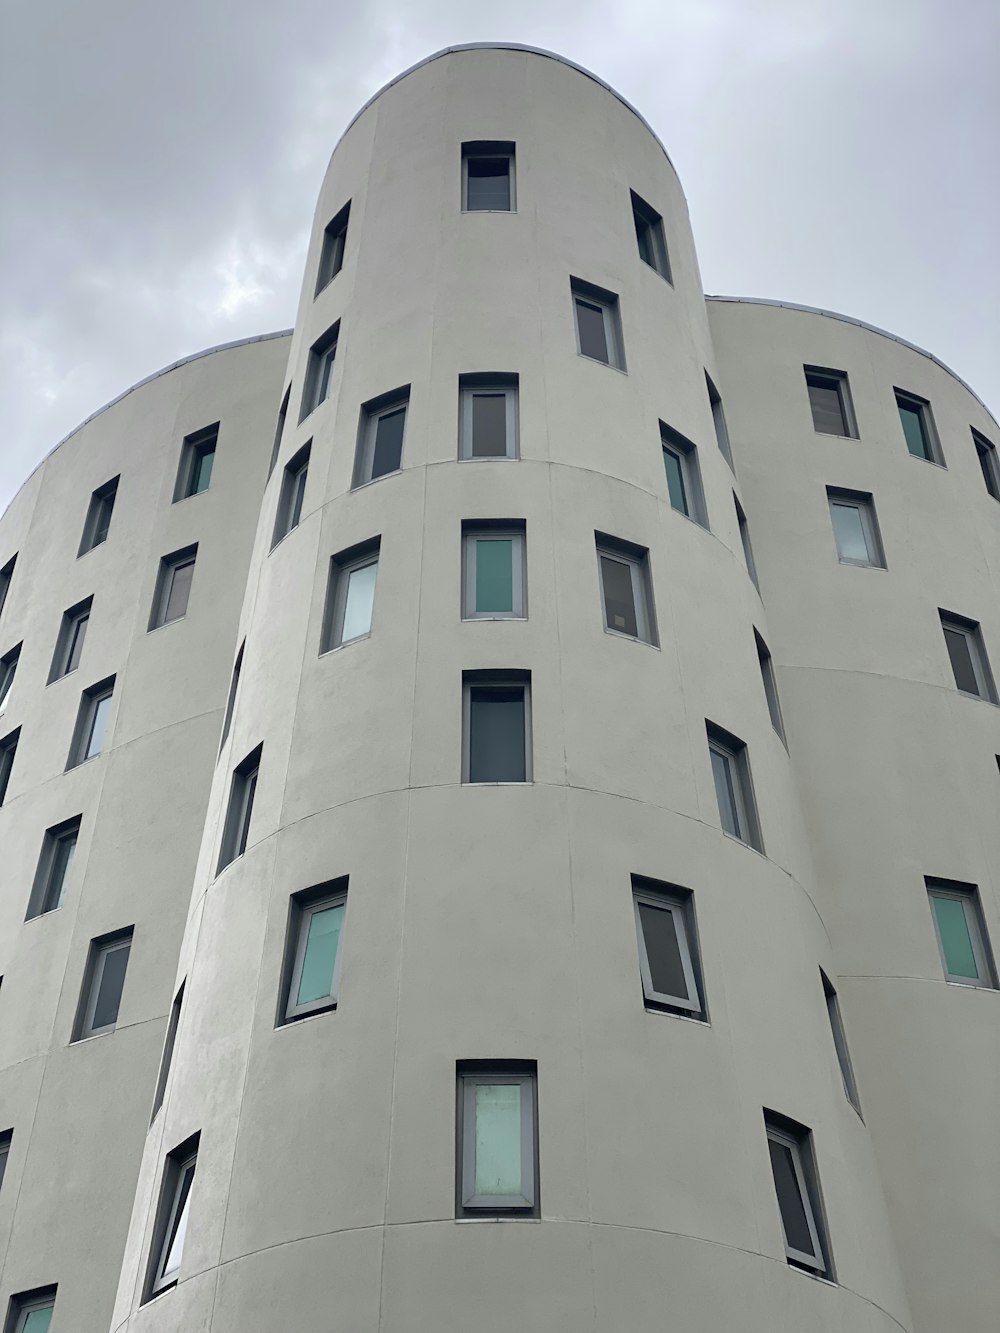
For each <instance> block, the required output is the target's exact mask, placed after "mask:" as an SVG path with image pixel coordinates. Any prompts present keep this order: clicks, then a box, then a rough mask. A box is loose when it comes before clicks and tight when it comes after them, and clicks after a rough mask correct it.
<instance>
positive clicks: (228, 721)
mask: <svg viewBox="0 0 1000 1333" xmlns="http://www.w3.org/2000/svg"><path fill="white" fill-rule="evenodd" d="M246 646H247V641H246V639H244V640H243V642H242V643H241V644H240V650H239V652H238V653H237V654H236V661H235V662H234V663H233V674H232V675H231V676H230V678H229V694H228V696H227V698H226V712H225V716H224V717H223V719H222V739H221V740H220V741H219V753H220V754H221V753H222V747H223V746H224V745H225V743H226V741H227V740H228V739H229V729H230V727H231V726H232V725H233V711H234V709H235V708H236V695H237V693H238V692H239V688H240V672H241V671H242V670H243V650H244V648H245V647H246Z"/></svg>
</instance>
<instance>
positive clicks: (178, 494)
mask: <svg viewBox="0 0 1000 1333" xmlns="http://www.w3.org/2000/svg"><path fill="white" fill-rule="evenodd" d="M220 424H221V423H220V422H218V421H216V422H214V423H213V424H212V425H211V426H202V427H201V429H200V430H196V431H192V432H191V434H190V435H185V436H184V439H183V441H182V443H181V457H180V462H179V463H178V465H177V481H176V482H175V483H174V499H173V503H174V504H177V503H178V501H179V500H191V499H193V498H194V497H195V496H196V495H204V493H205V491H207V490H208V489H209V487H208V486H206V487H204V489H203V490H200V491H196V490H194V489H193V487H194V481H195V476H196V475H197V472H198V467H199V464H200V463H201V460H202V459H203V458H206V457H207V456H208V455H209V454H211V455H212V456H213V458H214V456H215V450H216V446H217V445H218V442H219V426H220ZM209 484H211V483H209Z"/></svg>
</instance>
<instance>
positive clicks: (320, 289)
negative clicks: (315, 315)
mask: <svg viewBox="0 0 1000 1333" xmlns="http://www.w3.org/2000/svg"><path fill="white" fill-rule="evenodd" d="M343 271H344V270H343V267H341V268H338V269H337V271H336V273H335V274H334V275H333V277H332V278H328V279H327V280H326V282H324V283H323V286H322V287H317V288H316V290H315V292H314V293H313V300H314V301H318V300H319V298H320V297H321V296H322V295H323V293H324V292H325V291H328V290H329V289H330V288H331V287H332V286H333V284H334V283H335V282H336V281H337V279H338V278H339V277H340V275H341V273H343Z"/></svg>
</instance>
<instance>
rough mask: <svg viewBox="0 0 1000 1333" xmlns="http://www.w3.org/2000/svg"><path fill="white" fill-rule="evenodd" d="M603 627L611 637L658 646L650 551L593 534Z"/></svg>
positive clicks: (613, 538)
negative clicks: (619, 636) (615, 635)
mask: <svg viewBox="0 0 1000 1333" xmlns="http://www.w3.org/2000/svg"><path fill="white" fill-rule="evenodd" d="M594 537H595V540H596V545H597V565H598V573H599V577H600V589H601V610H602V613H603V616H604V628H605V629H606V630H607V631H608V632H609V633H611V634H620V635H622V636H623V637H624V638H627V639H638V640H639V641H640V642H642V643H651V644H653V645H654V646H655V644H656V642H657V639H656V617H655V615H654V613H653V595H652V588H651V587H650V580H649V552H648V551H647V550H646V549H645V548H644V547H641V546H632V545H631V544H630V543H626V542H622V541H619V540H618V539H617V538H615V537H609V536H607V535H606V534H605V533H602V532H597V533H595V534H594Z"/></svg>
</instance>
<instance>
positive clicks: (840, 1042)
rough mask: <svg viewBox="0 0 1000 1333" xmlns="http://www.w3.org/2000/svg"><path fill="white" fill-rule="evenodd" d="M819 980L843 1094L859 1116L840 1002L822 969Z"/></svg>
mask: <svg viewBox="0 0 1000 1333" xmlns="http://www.w3.org/2000/svg"><path fill="white" fill-rule="evenodd" d="M819 975H820V980H821V981H822V984H823V997H824V999H825V1001H826V1012H827V1016H828V1017H829V1019H830V1033H831V1035H832V1037H833V1047H834V1050H835V1051H836V1053H837V1064H838V1066H839V1068H840V1077H841V1079H842V1081H843V1084H844V1094H845V1095H846V1097H847V1100H848V1101H849V1102H850V1103H851V1105H852V1106H853V1107H854V1109H855V1111H857V1113H858V1115H860V1114H861V1099H860V1097H859V1096H858V1083H857V1079H856V1078H855V1077H854V1065H853V1064H852V1063H851V1052H850V1049H849V1047H848V1045H847V1033H846V1032H845V1031H844V1019H843V1015H842V1014H841V1012H840V1000H839V998H838V996H837V990H836V987H835V986H834V984H833V982H832V981H831V980H830V978H829V977H828V976H827V975H826V973H825V972H824V971H823V969H822V968H820V970H819Z"/></svg>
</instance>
